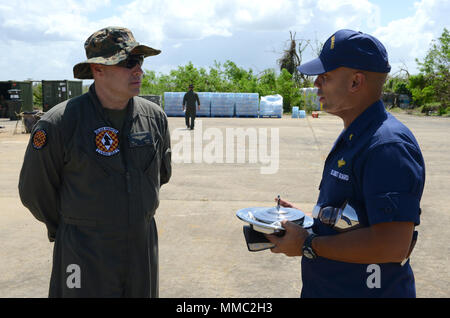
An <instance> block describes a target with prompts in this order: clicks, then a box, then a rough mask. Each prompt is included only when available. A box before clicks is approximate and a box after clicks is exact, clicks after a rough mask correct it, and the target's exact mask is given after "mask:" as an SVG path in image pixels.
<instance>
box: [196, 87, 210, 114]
mask: <svg viewBox="0 0 450 318" xmlns="http://www.w3.org/2000/svg"><path fill="white" fill-rule="evenodd" d="M197 94H198V99H200V110H198V106H197V116H198V117H210V116H211V96H212V93H208V92H199V93H197Z"/></svg>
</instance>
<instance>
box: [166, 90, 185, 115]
mask: <svg viewBox="0 0 450 318" xmlns="http://www.w3.org/2000/svg"><path fill="white" fill-rule="evenodd" d="M184 94H185V92H164V111H165V112H166V115H167V116H184V112H183V97H184Z"/></svg>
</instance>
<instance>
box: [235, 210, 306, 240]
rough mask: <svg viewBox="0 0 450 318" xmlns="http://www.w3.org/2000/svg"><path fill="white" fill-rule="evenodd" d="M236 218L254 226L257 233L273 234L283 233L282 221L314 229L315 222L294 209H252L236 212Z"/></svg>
mask: <svg viewBox="0 0 450 318" xmlns="http://www.w3.org/2000/svg"><path fill="white" fill-rule="evenodd" d="M236 216H237V217H238V218H239V219H241V220H242V221H244V222H247V223H248V224H250V225H251V226H252V228H253V229H254V230H255V231H258V232H262V233H266V234H272V233H276V232H280V231H283V230H284V228H283V227H282V226H281V221H282V220H288V221H291V222H294V223H297V224H298V225H301V226H303V227H304V228H310V227H312V225H313V223H314V220H313V219H312V218H311V217H309V216H306V215H305V214H304V213H303V212H302V211H300V210H297V209H293V208H283V207H280V208H279V209H278V208H277V207H271V208H267V207H251V208H245V209H241V210H239V211H237V212H236Z"/></svg>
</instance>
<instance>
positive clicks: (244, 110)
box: [235, 93, 259, 117]
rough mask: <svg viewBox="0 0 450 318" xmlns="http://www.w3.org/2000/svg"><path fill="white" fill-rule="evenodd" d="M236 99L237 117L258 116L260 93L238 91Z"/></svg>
mask: <svg viewBox="0 0 450 318" xmlns="http://www.w3.org/2000/svg"><path fill="white" fill-rule="evenodd" d="M235 100H236V116H237V117H258V109H259V94H258V93H236V94H235Z"/></svg>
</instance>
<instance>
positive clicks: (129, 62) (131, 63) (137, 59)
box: [117, 55, 144, 69]
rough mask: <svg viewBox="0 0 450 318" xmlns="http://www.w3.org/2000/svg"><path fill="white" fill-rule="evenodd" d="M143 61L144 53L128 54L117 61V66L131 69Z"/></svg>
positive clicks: (140, 64)
mask: <svg viewBox="0 0 450 318" xmlns="http://www.w3.org/2000/svg"><path fill="white" fill-rule="evenodd" d="M143 63H144V55H130V56H128V58H127V59H126V60H123V61H122V62H120V63H118V64H117V66H120V67H126V68H128V69H132V68H133V67H135V66H136V65H138V64H139V66H142V64H143Z"/></svg>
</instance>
